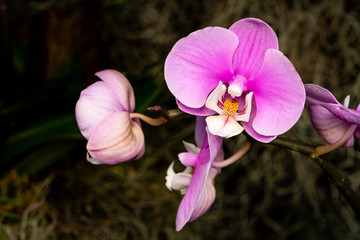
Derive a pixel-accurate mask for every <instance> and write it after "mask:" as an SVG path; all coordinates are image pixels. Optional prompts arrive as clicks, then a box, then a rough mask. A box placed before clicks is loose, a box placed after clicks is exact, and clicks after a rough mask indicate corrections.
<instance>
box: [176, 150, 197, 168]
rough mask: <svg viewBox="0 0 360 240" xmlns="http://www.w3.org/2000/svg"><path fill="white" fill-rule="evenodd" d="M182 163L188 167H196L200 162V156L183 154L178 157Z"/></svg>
mask: <svg viewBox="0 0 360 240" xmlns="http://www.w3.org/2000/svg"><path fill="white" fill-rule="evenodd" d="M178 157H179V160H180V162H181V163H182V164H183V165H184V166H186V167H193V166H195V164H196V162H197V160H198V154H194V153H189V152H183V153H179V155H178Z"/></svg>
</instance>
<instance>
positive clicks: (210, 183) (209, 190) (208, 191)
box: [189, 168, 218, 222]
mask: <svg viewBox="0 0 360 240" xmlns="http://www.w3.org/2000/svg"><path fill="white" fill-rule="evenodd" d="M217 173H218V172H217V170H216V169H215V168H211V169H210V172H209V175H208V177H207V179H206V183H205V186H204V190H203V191H202V193H201V195H200V198H199V201H198V202H197V204H196V206H195V208H194V211H193V213H192V215H191V218H190V219H189V222H191V221H193V220H195V219H196V218H198V217H200V216H201V215H203V214H204V213H205V212H206V211H207V210H208V209H209V208H210V207H211V205H212V204H213V203H214V201H215V197H216V190H215V186H214V178H215V176H216V175H217Z"/></svg>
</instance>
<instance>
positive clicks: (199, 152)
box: [166, 117, 224, 231]
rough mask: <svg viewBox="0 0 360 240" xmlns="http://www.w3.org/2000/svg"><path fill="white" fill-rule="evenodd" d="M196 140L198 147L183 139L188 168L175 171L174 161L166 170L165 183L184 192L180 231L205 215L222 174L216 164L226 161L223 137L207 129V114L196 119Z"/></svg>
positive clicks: (182, 157)
mask: <svg viewBox="0 0 360 240" xmlns="http://www.w3.org/2000/svg"><path fill="white" fill-rule="evenodd" d="M195 141H196V144H197V146H199V147H197V146H195V145H194V144H190V143H186V142H184V145H185V148H186V149H187V151H188V152H185V153H180V154H179V159H180V161H181V163H182V164H183V165H184V166H186V169H185V170H184V171H183V172H180V173H175V172H174V170H173V164H174V163H172V164H171V165H170V167H169V169H168V171H167V176H166V186H167V187H168V188H169V189H170V190H180V191H181V193H183V194H185V196H184V198H183V199H182V201H181V203H180V206H179V209H178V212H177V216H176V230H177V231H180V230H181V229H182V228H183V227H184V225H185V224H186V223H187V222H191V221H193V220H195V219H196V218H198V217H200V216H201V215H203V214H204V213H205V212H206V211H207V210H208V209H209V208H210V207H211V205H212V204H213V202H214V200H215V196H216V191H215V186H214V178H215V176H216V175H217V174H218V173H220V168H217V167H214V166H213V163H214V162H215V161H222V160H224V153H223V151H222V150H221V144H222V138H221V137H219V136H215V135H212V134H211V133H209V131H207V129H206V123H205V118H204V117H198V118H197V121H196V130H195Z"/></svg>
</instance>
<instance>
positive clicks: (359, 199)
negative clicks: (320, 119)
mask: <svg viewBox="0 0 360 240" xmlns="http://www.w3.org/2000/svg"><path fill="white" fill-rule="evenodd" d="M270 144H272V145H275V146H280V147H285V148H288V149H291V150H295V151H297V152H300V153H302V154H304V155H306V156H308V157H309V158H310V159H311V160H313V161H314V162H315V163H316V164H317V165H319V166H320V167H321V168H322V169H323V170H324V172H325V173H326V174H327V175H328V177H329V178H330V179H331V180H332V181H331V182H332V183H333V184H334V185H336V187H337V188H338V189H339V191H340V192H341V193H342V194H343V196H344V197H345V198H346V200H347V201H348V203H349V204H350V206H351V207H352V209H353V210H354V212H355V214H356V215H357V216H358V218H359V219H360V196H359V194H358V193H357V192H355V191H354V190H352V189H351V187H350V182H349V180H347V179H346V178H345V177H343V176H342V174H341V172H340V171H339V170H338V169H337V168H336V167H335V166H334V165H333V164H332V163H331V162H330V161H329V160H327V159H323V158H321V157H319V155H316V154H315V153H316V148H315V147H314V146H311V145H307V144H303V143H300V142H297V141H294V140H290V139H286V138H284V137H277V138H276V139H274V140H273V141H272V142H270Z"/></svg>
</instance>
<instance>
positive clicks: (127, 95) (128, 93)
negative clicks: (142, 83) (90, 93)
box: [95, 69, 135, 112]
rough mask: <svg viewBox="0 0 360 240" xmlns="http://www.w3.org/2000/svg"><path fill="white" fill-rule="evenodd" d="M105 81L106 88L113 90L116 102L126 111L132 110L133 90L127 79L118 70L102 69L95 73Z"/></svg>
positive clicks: (133, 102)
mask: <svg viewBox="0 0 360 240" xmlns="http://www.w3.org/2000/svg"><path fill="white" fill-rule="evenodd" d="M95 75H96V76H98V77H99V78H100V79H101V80H103V81H104V82H105V84H106V85H107V86H108V88H109V89H110V90H111V91H113V93H114V95H115V97H116V99H117V100H118V103H119V104H120V105H121V106H122V107H123V109H124V110H126V111H127V112H133V111H134V109H135V95H134V90H133V88H132V86H131V84H130V82H129V80H128V79H127V78H126V77H125V76H124V75H123V74H122V73H120V72H118V71H116V70H112V69H107V70H103V71H100V72H97V73H95Z"/></svg>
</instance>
